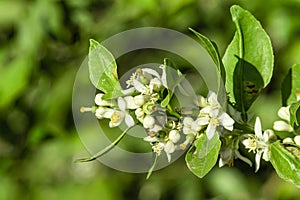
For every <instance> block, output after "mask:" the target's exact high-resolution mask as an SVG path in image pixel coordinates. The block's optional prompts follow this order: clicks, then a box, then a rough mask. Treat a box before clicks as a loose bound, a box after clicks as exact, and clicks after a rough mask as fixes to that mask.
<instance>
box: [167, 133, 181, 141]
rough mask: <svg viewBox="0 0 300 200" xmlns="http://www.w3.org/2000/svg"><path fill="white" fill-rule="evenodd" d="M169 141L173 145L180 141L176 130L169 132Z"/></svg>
mask: <svg viewBox="0 0 300 200" xmlns="http://www.w3.org/2000/svg"><path fill="white" fill-rule="evenodd" d="M169 140H170V141H172V142H173V143H177V142H178V141H179V140H180V134H179V131H178V130H171V131H170V132H169Z"/></svg>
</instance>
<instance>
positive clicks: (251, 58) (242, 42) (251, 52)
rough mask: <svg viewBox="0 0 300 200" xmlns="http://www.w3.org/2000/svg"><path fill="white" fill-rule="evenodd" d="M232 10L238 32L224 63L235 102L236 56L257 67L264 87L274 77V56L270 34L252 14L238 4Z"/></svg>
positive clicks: (231, 98) (232, 99)
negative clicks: (234, 76) (234, 75)
mask: <svg viewBox="0 0 300 200" xmlns="http://www.w3.org/2000/svg"><path fill="white" fill-rule="evenodd" d="M230 12H231V15H232V20H233V22H234V23H235V25H236V32H235V35H234V37H233V40H232V41H231V43H230V44H229V46H228V47H227V49H226V52H225V55H224V57H223V63H224V67H225V70H226V84H225V87H226V90H227V92H228V93H229V96H230V100H231V102H235V98H234V93H233V90H234V89H233V87H234V85H233V74H234V70H235V66H236V63H237V62H238V59H237V58H236V57H235V56H238V57H239V58H241V59H243V60H245V61H247V62H248V63H251V64H252V65H253V66H254V67H255V68H256V69H257V71H258V72H259V73H260V75H261V77H262V79H263V82H264V87H265V86H266V85H267V84H268V83H269V82H270V80H271V77H272V73H273V63H274V56H273V49H272V45H271V41H270V38H269V36H268V35H267V33H266V32H265V30H264V29H263V28H262V26H261V24H260V23H259V21H257V20H256V19H255V18H254V17H253V16H252V14H251V13H250V12H248V11H246V10H244V9H243V8H241V7H239V6H237V5H234V6H232V7H231V8H230Z"/></svg>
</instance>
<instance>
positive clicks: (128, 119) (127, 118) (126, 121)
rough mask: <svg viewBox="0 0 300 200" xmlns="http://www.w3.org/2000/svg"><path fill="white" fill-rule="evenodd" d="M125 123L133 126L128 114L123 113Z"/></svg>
mask: <svg viewBox="0 0 300 200" xmlns="http://www.w3.org/2000/svg"><path fill="white" fill-rule="evenodd" d="M125 123H126V125H127V126H128V127H132V126H134V120H133V118H132V117H131V116H130V115H129V114H126V115H125Z"/></svg>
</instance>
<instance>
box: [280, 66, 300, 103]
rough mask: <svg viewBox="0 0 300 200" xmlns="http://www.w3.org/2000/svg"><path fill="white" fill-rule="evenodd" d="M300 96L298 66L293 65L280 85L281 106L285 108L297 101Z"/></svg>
mask: <svg viewBox="0 0 300 200" xmlns="http://www.w3.org/2000/svg"><path fill="white" fill-rule="evenodd" d="M297 94H298V96H299V95H300V64H295V65H293V66H292V67H291V68H290V70H289V72H288V74H287V75H286V76H285V78H284V80H283V82H282V84H281V97H282V105H283V106H287V105H290V104H292V103H295V102H296V101H297Z"/></svg>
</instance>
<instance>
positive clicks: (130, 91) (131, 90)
mask: <svg viewBox="0 0 300 200" xmlns="http://www.w3.org/2000/svg"><path fill="white" fill-rule="evenodd" d="M134 91H135V88H134V87H131V88H128V89H126V90H121V92H122V93H123V94H125V95H129V94H131V93H133V92H134Z"/></svg>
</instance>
